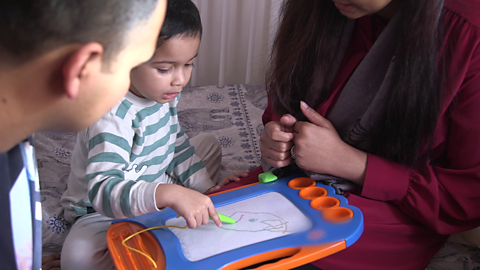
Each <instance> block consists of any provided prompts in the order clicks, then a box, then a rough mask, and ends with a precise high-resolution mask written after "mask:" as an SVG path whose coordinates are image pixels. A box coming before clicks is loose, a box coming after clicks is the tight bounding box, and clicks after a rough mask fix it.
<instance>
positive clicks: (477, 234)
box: [448, 227, 480, 248]
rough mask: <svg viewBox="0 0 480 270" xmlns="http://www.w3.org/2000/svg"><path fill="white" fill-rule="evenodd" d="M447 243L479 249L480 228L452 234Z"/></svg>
mask: <svg viewBox="0 0 480 270" xmlns="http://www.w3.org/2000/svg"><path fill="white" fill-rule="evenodd" d="M448 240H449V241H452V242H456V243H460V244H464V245H469V246H473V247H477V248H480V227H478V228H475V229H472V230H468V231H465V232H461V233H456V234H452V235H451V236H450V238H449V239H448Z"/></svg>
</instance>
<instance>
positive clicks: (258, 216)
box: [166, 192, 312, 261]
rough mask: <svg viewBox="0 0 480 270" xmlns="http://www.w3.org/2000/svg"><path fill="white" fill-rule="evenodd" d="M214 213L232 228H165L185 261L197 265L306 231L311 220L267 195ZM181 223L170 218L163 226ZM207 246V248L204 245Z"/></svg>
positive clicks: (284, 200) (279, 196)
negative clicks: (220, 214)
mask: <svg viewBox="0 0 480 270" xmlns="http://www.w3.org/2000/svg"><path fill="white" fill-rule="evenodd" d="M217 212H218V213H222V214H224V215H226V216H229V217H231V218H233V219H235V221H236V223H235V224H226V223H223V225H222V226H221V227H217V226H216V225H215V224H214V223H213V221H212V222H210V223H209V224H207V225H203V226H200V227H197V228H195V229H177V228H168V229H169V230H170V231H171V232H172V233H174V234H175V236H176V237H177V239H178V240H179V241H180V244H181V246H182V251H183V254H184V255H185V258H187V259H188V260H189V261H198V260H201V259H205V258H208V257H211V256H214V255H217V254H220V253H223V252H226V251H229V250H233V249H237V248H241V247H244V246H248V245H252V244H255V243H259V242H263V241H267V240H270V239H275V238H278V237H283V236H286V235H290V234H293V233H297V232H303V231H306V230H309V229H310V228H311V227H312V222H311V220H310V219H309V218H308V217H307V216H305V214H303V213H302V211H300V210H299V209H298V208H297V207H296V206H295V205H294V204H293V203H292V202H291V201H290V200H289V199H287V198H286V197H285V196H283V195H282V194H280V193H278V192H268V193H264V194H261V195H258V196H255V197H252V198H248V199H245V200H242V201H239V202H235V203H232V204H228V205H224V206H221V207H217ZM185 224H186V222H185V219H183V218H182V217H180V218H172V219H169V220H167V221H166V225H176V226H179V227H183V226H185ZM205 243H208V244H205Z"/></svg>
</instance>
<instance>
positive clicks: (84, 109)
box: [60, 0, 166, 130]
mask: <svg viewBox="0 0 480 270" xmlns="http://www.w3.org/2000/svg"><path fill="white" fill-rule="evenodd" d="M165 10H166V0H158V4H157V7H156V9H155V11H154V12H153V13H152V15H151V17H150V18H149V19H148V21H141V22H139V23H138V24H137V25H135V26H133V27H132V28H131V29H130V31H129V33H127V34H126V35H125V40H124V46H123V48H122V49H121V50H120V51H119V52H118V54H117V55H116V56H114V59H112V60H111V61H110V63H109V64H108V65H107V64H105V63H103V64H99V66H102V67H101V68H99V69H98V70H100V71H98V72H92V73H87V74H86V75H85V76H90V77H91V78H89V79H88V80H86V82H85V83H83V84H82V85H81V87H80V91H79V94H78V96H77V97H76V98H75V99H73V100H72V102H71V103H69V104H66V105H65V106H64V108H63V110H62V111H63V112H64V113H65V116H63V123H62V124H61V125H60V126H62V128H61V130H81V129H83V128H86V127H88V126H89V125H91V124H93V123H94V122H95V121H97V120H98V119H99V118H100V117H101V116H103V115H104V114H105V113H106V112H107V111H108V110H110V109H111V108H112V107H113V106H114V105H115V104H116V103H118V102H119V101H120V100H121V99H122V98H123V97H124V96H125V94H126V93H127V91H128V88H129V86H130V71H131V70H132V68H134V67H135V66H138V65H139V64H141V63H143V62H145V61H148V60H149V59H150V58H151V57H152V55H153V53H154V51H155V47H156V42H157V37H158V33H159V32H160V27H161V25H162V23H163V19H164V17H165Z"/></svg>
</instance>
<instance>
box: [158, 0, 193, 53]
mask: <svg viewBox="0 0 480 270" xmlns="http://www.w3.org/2000/svg"><path fill="white" fill-rule="evenodd" d="M178 35H181V36H184V37H197V36H199V37H201V36H202V21H201V19H200V13H199V12H198V9H197V7H196V6H195V4H194V3H193V2H192V1H191V0H168V2H167V14H166V15H165V21H164V22H163V26H162V30H160V35H159V37H158V41H157V47H160V46H162V45H163V43H165V41H167V40H169V39H170V38H172V37H174V36H178Z"/></svg>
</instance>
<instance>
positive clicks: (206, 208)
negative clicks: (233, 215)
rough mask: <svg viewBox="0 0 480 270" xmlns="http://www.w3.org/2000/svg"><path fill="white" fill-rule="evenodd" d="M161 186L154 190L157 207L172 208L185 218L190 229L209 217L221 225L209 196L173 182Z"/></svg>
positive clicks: (206, 221)
mask: <svg viewBox="0 0 480 270" xmlns="http://www.w3.org/2000/svg"><path fill="white" fill-rule="evenodd" d="M161 186H162V188H157V190H156V191H155V200H156V202H157V207H158V208H163V207H170V208H172V209H173V210H174V211H175V212H177V214H179V215H180V216H182V217H183V218H184V219H185V221H186V222H187V226H188V227H189V228H190V229H193V228H196V227H198V226H200V225H205V224H208V222H209V220H210V217H211V219H212V220H213V221H214V222H215V224H216V225H217V226H218V227H220V226H222V222H221V221H220V218H219V217H218V214H217V210H215V206H214V205H213V203H212V200H211V199H210V197H208V196H206V195H204V194H202V193H200V192H198V191H195V190H192V189H188V188H185V187H182V186H179V185H175V184H162V185H161Z"/></svg>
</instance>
